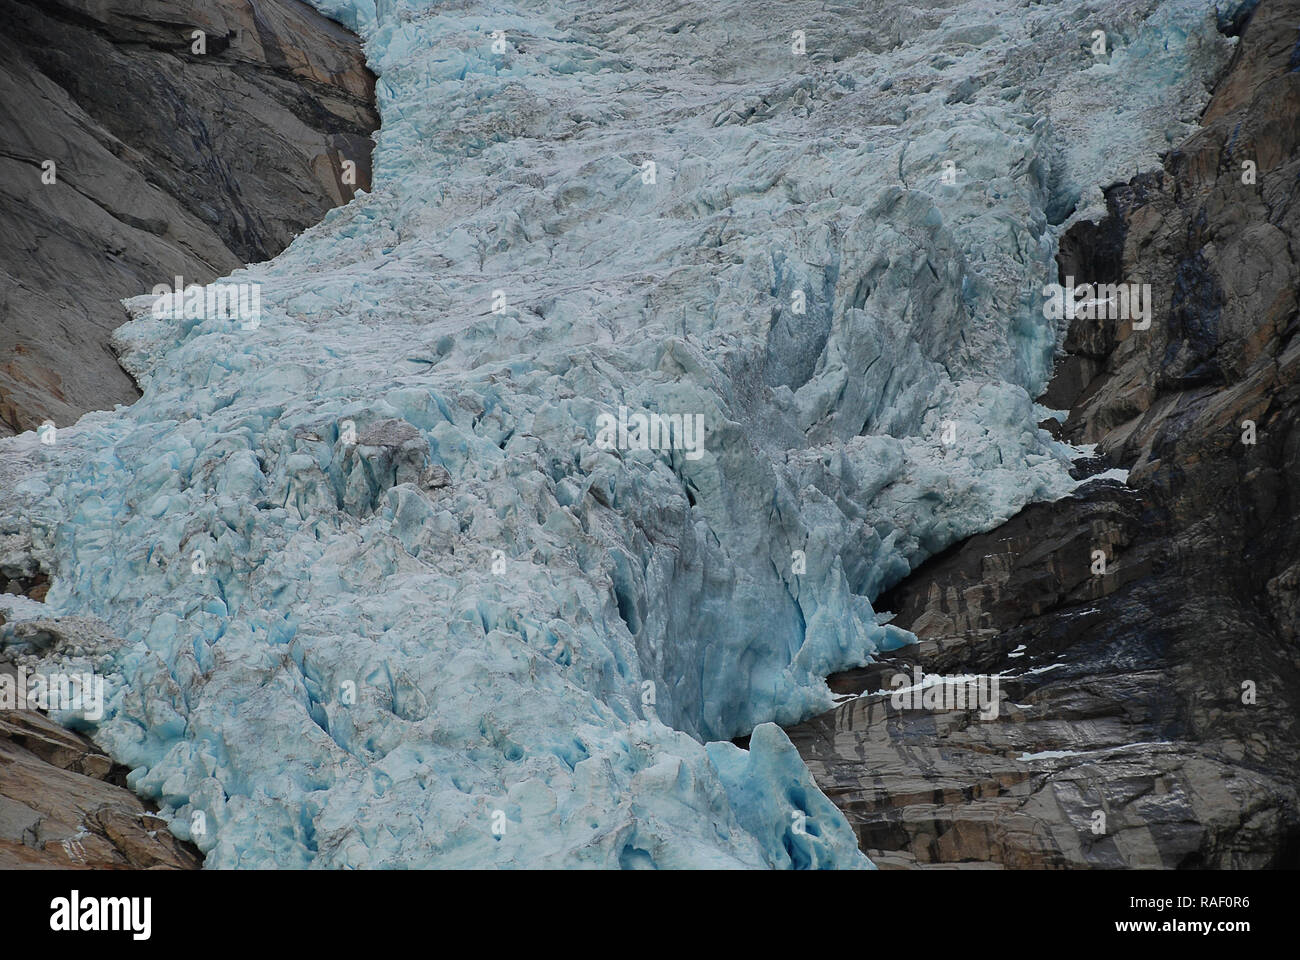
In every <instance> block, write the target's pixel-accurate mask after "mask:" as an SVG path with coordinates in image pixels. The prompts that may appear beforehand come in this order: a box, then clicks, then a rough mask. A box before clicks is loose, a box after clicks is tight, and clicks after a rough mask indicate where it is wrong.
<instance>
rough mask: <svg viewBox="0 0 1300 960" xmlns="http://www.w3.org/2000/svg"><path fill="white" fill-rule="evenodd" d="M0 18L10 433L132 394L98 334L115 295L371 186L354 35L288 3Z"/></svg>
mask: <svg viewBox="0 0 1300 960" xmlns="http://www.w3.org/2000/svg"><path fill="white" fill-rule="evenodd" d="M0 16H2V17H3V20H4V23H5V30H4V35H3V36H0V131H2V132H3V136H2V137H0V140H3V144H4V146H3V147H2V148H0V226H2V227H3V229H0V264H3V272H0V435H8V434H11V433H14V432H20V431H23V430H29V429H33V428H35V427H36V426H37V425H39V424H40V423H41V422H42V421H44V420H46V419H51V420H53V421H54V422H55V423H56V424H58V425H64V424H67V423H70V422H72V421H74V420H75V419H77V418H78V417H79V416H80V415H81V414H83V413H85V412H86V411H88V410H92V409H102V408H107V407H111V406H112V405H113V404H115V403H129V402H132V401H133V400H134V399H135V398H136V397H137V396H138V393H137V391H136V388H135V385H134V383H133V382H132V381H131V379H130V377H129V376H128V375H127V374H126V373H125V372H124V371H123V370H122V369H121V367H119V366H118V363H117V360H116V357H115V356H114V355H113V353H112V351H111V350H110V348H109V345H108V338H109V334H110V333H111V331H112V330H113V328H115V327H117V326H119V325H120V324H121V323H123V322H124V321H125V320H126V315H125V312H124V310H123V308H122V306H121V304H120V303H119V302H118V301H119V300H120V299H121V298H123V297H127V296H137V295H139V294H141V293H148V292H149V291H150V290H151V289H152V288H153V287H154V286H155V285H157V284H162V283H166V284H172V283H173V281H174V278H175V277H176V276H180V277H183V278H184V282H185V283H186V284H189V283H192V282H193V283H206V282H209V281H211V280H213V279H215V278H217V277H219V276H223V275H225V274H227V273H229V272H230V271H231V270H233V269H235V268H237V267H239V266H241V265H243V264H244V263H249V262H256V261H260V260H265V259H268V258H270V257H272V256H274V255H275V254H277V253H278V252H280V251H281V250H282V249H283V248H284V247H285V246H287V245H288V243H289V242H290V240H292V239H293V237H294V236H296V235H297V234H298V233H300V232H301V231H302V230H303V229H304V228H306V227H307V226H309V225H311V224H313V223H315V222H316V221H318V220H319V219H320V218H321V217H322V216H323V215H324V213H325V212H326V211H327V210H329V209H330V208H331V207H334V206H337V205H339V204H341V203H345V202H347V201H348V200H349V199H351V197H352V195H353V193H354V191H355V190H357V189H368V188H369V186H370V151H371V147H372V144H371V141H370V139H369V137H370V134H371V132H372V131H374V130H375V128H376V127H377V126H378V124H379V120H378V115H377V113H376V111H375V107H374V77H373V75H372V74H371V73H370V72H369V71H368V70H367V69H366V66H365V61H364V58H363V56H362V53H361V49H360V42H359V41H358V39H357V38H356V37H355V36H353V35H352V34H350V33H349V32H348V31H346V30H344V29H343V28H342V27H340V26H338V25H337V24H335V23H333V22H332V21H330V20H328V19H326V18H324V17H322V16H321V15H320V14H318V13H316V12H315V11H314V10H312V9H311V8H310V7H308V6H307V5H306V4H303V3H301V2H298V0H258V2H257V3H253V2H250V0H213V2H211V3H201V4H200V3H188V2H183V3H179V4H177V3H169V2H167V3H165V2H161V0H110V2H90V0H0ZM196 32H197V33H196ZM200 37H201V45H200ZM200 50H201V52H199V51H200ZM345 162H350V163H351V164H354V165H355V175H353V171H352V168H351V167H345ZM51 164H52V166H51ZM345 170H346V171H347V175H345ZM43 178H44V179H43ZM48 180H52V181H53V182H44V181H48Z"/></svg>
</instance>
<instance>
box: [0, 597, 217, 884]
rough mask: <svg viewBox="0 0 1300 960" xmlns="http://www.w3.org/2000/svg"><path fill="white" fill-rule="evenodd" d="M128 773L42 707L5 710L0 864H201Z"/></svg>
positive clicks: (1, 721) (0, 740)
mask: <svg viewBox="0 0 1300 960" xmlns="http://www.w3.org/2000/svg"><path fill="white" fill-rule="evenodd" d="M3 619H4V618H3V617H0V622H3ZM125 772H126V771H125V770H123V769H122V768H121V767H118V766H115V765H114V764H113V763H112V761H111V760H110V759H109V758H108V757H107V756H105V755H104V754H103V753H102V752H101V751H99V750H98V749H96V748H95V747H94V746H93V745H92V744H91V743H90V741H89V740H87V739H86V738H85V737H83V736H81V735H80V734H77V733H74V732H72V731H70V730H66V729H64V728H63V727H61V726H59V725H58V724H56V723H53V722H52V721H51V720H49V719H48V718H47V717H46V716H45V715H44V714H43V713H40V712H38V711H35V710H3V711H0V870H9V869H17V868H33V867H60V868H72V869H84V868H91V867H95V868H108V869H126V868H134V869H195V868H197V867H198V866H199V864H200V863H201V862H202V859H201V857H200V856H199V854H198V851H197V850H195V849H194V848H193V847H192V846H191V845H189V844H186V843H182V842H181V841H179V840H177V839H176V838H175V837H173V836H172V835H171V833H170V832H169V831H168V829H167V824H166V822H165V821H164V820H163V819H162V818H161V817H158V816H157V815H156V814H155V813H154V812H153V810H152V808H150V807H148V806H146V805H145V803H144V802H142V801H141V800H140V799H139V798H138V797H137V796H135V794H133V793H131V792H130V791H129V790H127V789H125V787H124V785H123V784H124V774H125Z"/></svg>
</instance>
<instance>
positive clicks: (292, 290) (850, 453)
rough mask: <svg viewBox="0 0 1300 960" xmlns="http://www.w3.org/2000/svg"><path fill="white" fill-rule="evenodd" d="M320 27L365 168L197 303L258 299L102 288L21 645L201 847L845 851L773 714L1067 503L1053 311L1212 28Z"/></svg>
mask: <svg viewBox="0 0 1300 960" xmlns="http://www.w3.org/2000/svg"><path fill="white" fill-rule="evenodd" d="M318 5H319V6H320V7H321V9H322V10H324V11H325V12H326V13H328V14H330V15H332V16H335V17H337V18H338V19H339V20H341V21H342V22H344V23H345V24H347V25H348V26H350V27H352V28H353V29H355V30H358V31H359V32H360V33H361V34H362V35H363V37H364V38H365V41H366V50H367V55H368V57H369V59H370V61H371V63H372V66H373V67H374V69H375V71H376V72H377V73H378V74H379V77H380V79H379V83H378V97H379V102H380V107H381V112H382V115H383V127H382V130H381V132H380V134H379V138H378V148H377V152H376V156H375V190H374V192H373V193H370V194H363V195H359V196H358V198H357V199H356V200H355V201H354V202H352V203H351V204H349V205H348V206H346V207H344V208H340V209H337V210H334V211H331V212H330V213H329V214H328V215H327V216H326V218H325V220H324V221H323V222H322V223H321V224H319V225H318V226H316V227H314V228H312V229H310V230H308V231H306V233H305V234H304V235H303V236H301V237H300V238H298V240H297V241H296V242H295V243H294V244H293V245H292V246H291V247H290V248H289V249H288V250H287V251H285V252H284V253H283V254H282V255H281V256H279V257H278V258H276V259H275V260H274V261H271V262H269V263H266V264H259V265H255V266H252V267H249V268H248V269H246V270H243V271H240V272H238V273H236V274H235V275H233V276H231V277H230V278H229V279H228V281H227V282H228V283H230V284H256V285H258V287H257V292H258V294H259V296H260V303H259V312H258V314H257V315H256V316H243V315H239V314H238V313H237V314H236V315H235V316H233V317H232V316H226V317H217V316H210V315H207V311H205V310H203V309H202V308H199V307H196V309H195V310H194V311H192V313H193V314H194V315H191V316H188V317H187V316H185V315H184V314H185V311H183V310H182V311H180V315H179V316H175V315H174V316H155V315H154V311H153V310H152V307H153V304H154V301H153V298H151V297H142V298H138V299H136V300H132V301H129V302H128V305H129V307H130V309H131V311H132V314H133V316H134V317H135V319H134V320H133V322H131V323H129V324H128V325H127V326H125V327H123V328H122V329H121V330H120V331H119V332H118V334H117V338H116V340H117V344H118V346H119V347H120V349H121V350H122V352H123V363H124V365H126V366H127V368H128V369H129V370H130V371H131V372H132V373H133V374H134V375H136V376H137V378H138V379H139V380H140V382H141V385H142V388H143V392H144V396H143V398H142V399H141V400H140V401H139V402H138V403H136V404H135V405H134V406H133V407H131V408H129V409H127V408H119V409H118V410H117V411H115V412H113V413H98V414H92V415H89V416H87V417H85V418H83V419H82V420H81V421H80V423H78V424H77V425H76V426H74V427H71V428H68V429H64V430H60V431H59V432H58V435H57V438H56V439H55V442H53V443H42V442H41V440H40V439H38V438H36V437H35V436H33V435H30V434H28V435H23V436H21V437H18V438H14V439H12V440H9V441H0V452H2V453H3V457H4V460H3V466H2V467H0V470H2V471H3V478H4V480H5V481H6V482H5V483H4V484H3V485H0V532H13V533H15V534H17V533H18V532H22V533H24V535H30V537H31V542H32V546H31V551H32V553H33V555H34V556H35V557H36V558H37V559H39V560H40V562H41V563H42V564H44V565H45V567H46V568H47V569H48V570H50V571H51V572H52V573H53V575H54V586H53V588H52V589H51V590H50V593H49V595H48V597H47V602H46V603H45V604H43V605H41V604H34V603H33V602H31V601H26V600H22V601H20V600H11V601H8V602H7V608H8V609H9V616H10V618H11V623H10V624H9V625H8V626H7V627H5V628H4V629H5V630H6V631H7V632H6V633H5V634H4V635H3V636H4V642H5V643H7V646H8V648H9V652H10V653H15V652H16V653H18V654H20V655H23V656H26V657H29V658H32V659H38V660H46V661H49V660H60V661H76V662H77V663H81V664H86V665H90V666H93V668H94V669H95V670H96V671H98V672H99V673H100V674H101V675H104V676H106V678H107V681H108V694H107V697H108V700H107V706H106V710H105V715H104V717H103V718H102V719H101V720H100V721H99V722H98V723H96V724H86V725H87V726H89V728H90V729H91V731H92V733H93V735H94V737H95V739H96V741H97V742H98V743H99V744H101V745H102V746H104V747H105V748H106V749H108V750H109V751H110V752H111V753H112V755H113V756H114V757H115V758H116V759H117V760H119V761H121V762H123V763H126V764H128V765H130V766H131V767H133V771H132V774H131V777H130V784H131V786H132V787H133V788H134V789H136V790H138V791H139V792H141V793H142V794H146V795H149V796H151V797H155V798H157V800H158V801H159V803H160V804H162V807H163V812H164V814H165V815H166V816H168V817H169V818H171V824H172V829H173V831H174V832H175V833H176V834H177V835H179V836H181V837H187V838H193V839H194V841H195V842H196V843H197V844H198V846H199V847H200V849H202V850H203V851H204V852H205V853H206V854H207V861H206V862H207V865H209V866H214V867H237V866H238V867H259V866H270V865H280V866H304V865H314V866H323V867H337V866H490V865H496V866H575V865H589V866H600V867H619V866H622V867H652V866H657V867H685V866H773V867H788V866H795V867H841V866H848V867H852V866H868V865H869V864H868V863H867V862H866V859H865V858H864V857H863V856H862V855H861V853H859V852H858V850H857V848H856V844H855V840H854V837H853V835H852V832H851V830H850V829H849V827H848V825H847V823H846V822H845V821H844V819H843V817H842V816H841V815H840V814H839V813H838V812H837V811H836V810H835V808H834V807H833V806H832V805H831V804H830V803H829V802H828V801H827V800H826V798H825V797H824V796H822V795H821V794H820V793H819V792H818V790H817V788H816V786H815V785H814V784H813V782H812V781H811V779H810V777H809V775H808V773H807V770H806V769H805V768H804V766H803V765H802V763H801V762H800V760H799V758H798V756H797V754H796V753H795V751H794V750H793V748H792V747H791V746H790V744H789V742H788V741H787V740H786V739H785V736H784V734H783V733H782V732H781V731H780V729H779V728H778V727H777V726H775V725H774V723H789V722H794V721H797V720H799V719H801V718H803V717H805V716H807V715H809V714H810V713H812V712H814V711H817V710H821V709H825V708H827V707H829V706H830V695H829V692H828V690H827V688H826V686H825V684H824V682H823V677H824V676H825V675H826V674H828V673H830V672H832V671H835V670H839V669H845V668H848V667H852V666H857V665H861V664H863V663H865V662H867V660H868V659H869V658H870V657H871V656H872V654H874V653H876V652H878V651H880V650H883V649H888V648H892V647H895V646H898V645H900V644H902V643H905V642H908V641H909V639H910V637H909V635H907V634H905V633H904V632H902V631H900V630H897V629H896V628H894V627H891V626H889V625H888V624H885V623H882V622H880V618H878V617H877V616H876V614H875V613H874V612H873V610H872V607H871V603H870V600H871V598H872V597H873V596H875V595H876V594H877V593H878V592H879V591H880V590H881V589H883V588H885V587H887V586H889V585H890V584H892V583H894V582H896V581H897V580H898V579H899V578H900V577H901V576H903V575H904V574H905V573H906V572H907V571H908V570H909V569H910V567H912V566H913V565H915V564H916V563H917V562H919V561H920V560H921V559H923V558H924V557H925V556H927V555H928V554H930V553H932V552H934V551H937V550H939V549H942V548H943V547H944V546H946V545H947V544H949V543H951V542H953V541H954V540H955V539H958V538H960V537H964V536H967V535H969V534H972V533H974V532H977V531H980V530H984V529H988V528H990V527H991V526H993V525H995V524H996V523H998V522H1000V521H1001V520H1003V519H1005V518H1006V517H1007V516H1009V515H1011V514H1012V513H1014V512H1015V511H1017V510H1018V509H1019V508H1020V507H1021V506H1023V505H1024V504H1025V503H1027V502H1029V501H1031V500H1035V499H1045V498H1052V497H1056V496H1059V495H1061V494H1063V493H1065V492H1066V491H1068V490H1069V489H1070V486H1071V484H1072V481H1070V479H1069V477H1068V474H1067V473H1066V470H1065V467H1066V465H1067V464H1068V460H1069V456H1070V451H1069V450H1067V449H1065V448H1063V447H1062V446H1060V445H1059V444H1056V443H1054V442H1053V441H1052V440H1051V439H1050V437H1049V436H1048V435H1047V434H1046V433H1045V432H1043V431H1040V430H1038V429H1037V427H1036V425H1035V424H1036V423H1037V422H1038V420H1040V419H1041V418H1042V416H1043V413H1044V411H1042V409H1041V408H1037V409H1036V408H1035V405H1034V404H1033V402H1032V399H1031V398H1032V397H1033V396H1036V395H1037V393H1038V392H1039V391H1040V389H1041V388H1042V386H1043V385H1044V383H1045V381H1046V378H1047V376H1048V374H1049V371H1050V366H1051V360H1052V355H1053V351H1054V350H1055V348H1056V345H1057V341H1058V338H1059V335H1060V330H1059V329H1058V325H1057V324H1054V323H1052V322H1050V321H1047V320H1045V319H1044V318H1043V314H1042V310H1041V299H1040V290H1041V288H1042V286H1043V285H1044V284H1045V283H1048V282H1050V281H1053V280H1055V279H1056V274H1055V266H1054V263H1053V259H1052V258H1053V254H1054V251H1055V245H1056V238H1057V236H1058V235H1059V231H1060V229H1061V228H1062V226H1063V225H1064V224H1066V223H1068V222H1070V221H1069V217H1070V216H1076V217H1077V216H1081V215H1085V214H1087V213H1089V212H1090V211H1095V210H1096V207H1097V201H1098V198H1099V197H1100V194H1099V193H1098V192H1097V190H1096V185H1098V184H1105V183H1108V182H1111V181H1113V180H1115V179H1117V178H1119V177H1126V176H1129V175H1131V173H1132V172H1133V170H1134V169H1135V168H1138V167H1150V166H1154V165H1155V164H1156V163H1157V162H1158V161H1157V158H1156V152H1157V151H1158V150H1160V149H1163V148H1164V147H1165V146H1166V145H1167V143H1168V142H1169V141H1170V140H1175V139H1178V138H1181V137H1182V136H1183V134H1184V133H1185V132H1186V130H1187V129H1188V124H1189V123H1191V122H1193V121H1194V120H1195V118H1196V116H1197V115H1198V113H1199V110H1200V108H1201V106H1202V105H1203V103H1204V99H1205V89H1206V82H1207V78H1209V77H1211V76H1212V75H1213V73H1214V71H1215V70H1216V69H1217V68H1218V67H1219V66H1220V65H1221V64H1222V63H1223V62H1224V61H1225V58H1226V55H1227V52H1228V50H1229V49H1230V44H1229V42H1228V41H1226V40H1224V39H1223V38H1221V37H1219V36H1218V34H1217V33H1216V32H1215V30H1214V22H1215V20H1214V10H1213V6H1212V5H1211V4H1208V3H1198V2H1189V0H1183V2H1155V0H1148V2H1142V3H1134V2H1121V3H1097V4H1093V5H1091V6H1087V5H1085V6H1078V5H1063V4H1012V3H990V2H966V3H956V4H951V5H945V6H943V7H942V8H933V9H931V8H926V7H916V6H914V5H898V4H893V3H888V4H886V3H877V4H870V3H868V4H854V5H850V6H847V7H838V8H835V9H834V10H833V11H828V10H827V8H825V6H824V5H823V4H820V3H811V2H809V3H798V2H796V3H785V2H775V0H772V2H762V3H756V2H745V3H740V2H720V3H710V4H707V5H702V4H701V5H691V6H682V5H678V4H670V3H665V2H660V0H651V2H648V3H643V4H636V5H630V6H629V5H623V6H622V7H620V9H619V10H617V11H600V10H595V11H593V10H590V9H588V7H591V6H593V5H590V4H576V3H574V4H566V3H558V2H552V3H539V4H515V5H505V6H502V5H492V6H491V7H490V8H488V7H484V8H480V7H479V6H478V5H475V4H469V5H465V6H464V7H462V8H458V9H456V10H454V11H451V12H441V11H439V10H436V9H434V7H435V6H437V5H434V4H431V3H428V4H425V3H414V2H408V0H395V2H382V3H379V4H378V5H376V4H374V3H361V2H358V3H346V2H334V0H328V2H320V3H319V4H318ZM594 6H599V5H594ZM1094 30H1102V31H1103V32H1104V33H1105V34H1106V38H1105V39H1106V41H1107V43H1106V46H1105V53H1095V52H1093V51H1094V44H1095V42H1096V41H1095V39H1094V38H1093V31H1094ZM801 42H802V44H803V52H798V51H799V45H800V43H801ZM342 159H346V158H342ZM1072 209H1073V211H1074V213H1073V214H1071V210H1072ZM159 279H160V282H165V281H168V280H170V278H159ZM245 302H247V300H246V301H245ZM246 312H247V311H246ZM697 424H698V427H697V426H696V425H697ZM688 430H689V431H690V432H688ZM53 615H77V616H79V617H82V618H83V620H82V621H79V622H81V623H83V624H85V623H91V624H93V623H99V622H102V629H100V630H97V629H81V630H79V632H78V633H77V640H76V643H75V644H69V643H67V642H66V641H65V642H64V643H63V644H62V646H60V644H58V643H54V644H50V643H46V644H44V645H42V644H40V643H36V642H34V641H33V640H32V639H31V638H32V637H34V636H50V635H51V634H49V633H48V631H47V632H46V633H44V634H42V633H41V632H40V631H33V630H27V631H19V630H17V629H16V628H15V624H19V625H21V623H22V622H24V621H26V622H29V623H30V622H31V621H34V620H39V619H40V618H42V617H49V616H53ZM65 719H71V718H65ZM751 731H752V733H753V735H752V739H751V741H750V747H749V750H748V751H745V750H741V749H740V748H739V747H736V746H734V745H732V744H730V743H727V742H725V741H726V740H727V739H729V738H732V737H735V736H738V735H741V734H747V733H750V732H751ZM720 741H721V742H720ZM706 744H707V745H706Z"/></svg>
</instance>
